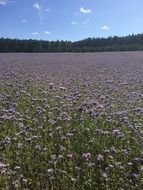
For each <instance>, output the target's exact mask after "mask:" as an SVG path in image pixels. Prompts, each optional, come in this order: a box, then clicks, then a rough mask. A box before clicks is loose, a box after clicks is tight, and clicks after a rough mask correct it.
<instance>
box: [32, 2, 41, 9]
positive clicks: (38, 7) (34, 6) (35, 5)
mask: <svg viewBox="0 0 143 190" xmlns="http://www.w3.org/2000/svg"><path fill="white" fill-rule="evenodd" d="M33 8H35V9H38V10H40V9H41V8H42V7H41V6H40V5H39V4H38V3H34V4H33Z"/></svg>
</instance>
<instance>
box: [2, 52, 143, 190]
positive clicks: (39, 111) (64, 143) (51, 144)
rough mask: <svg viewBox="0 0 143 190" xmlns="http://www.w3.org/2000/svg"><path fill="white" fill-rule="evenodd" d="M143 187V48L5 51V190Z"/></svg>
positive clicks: (122, 189)
mask: <svg viewBox="0 0 143 190" xmlns="http://www.w3.org/2000/svg"><path fill="white" fill-rule="evenodd" d="M141 189H143V52H114V53H111V52H110V53H49V54H48V53H43V54H40V53H37V54H36V53H35V54H34V53H33V54H28V53H19V54H16V53H11V54H10V53H9V54H0V190H141Z"/></svg>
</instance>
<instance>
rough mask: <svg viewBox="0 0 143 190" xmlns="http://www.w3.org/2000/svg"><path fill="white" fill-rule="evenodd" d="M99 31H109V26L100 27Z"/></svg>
mask: <svg viewBox="0 0 143 190" xmlns="http://www.w3.org/2000/svg"><path fill="white" fill-rule="evenodd" d="M101 29H102V30H110V29H111V28H110V27H109V26H107V25H104V26H102V27H101Z"/></svg>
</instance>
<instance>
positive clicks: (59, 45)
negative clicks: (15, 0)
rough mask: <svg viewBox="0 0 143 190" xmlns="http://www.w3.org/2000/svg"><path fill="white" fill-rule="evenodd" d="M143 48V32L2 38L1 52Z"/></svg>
mask: <svg viewBox="0 0 143 190" xmlns="http://www.w3.org/2000/svg"><path fill="white" fill-rule="evenodd" d="M138 50H143V34H138V35H129V36H126V37H117V36H114V37H108V38H87V39H84V40H81V41H75V42H70V41H63V40H62V41H59V40H57V41H44V40H31V39H29V40H19V39H9V38H0V52H102V51H138Z"/></svg>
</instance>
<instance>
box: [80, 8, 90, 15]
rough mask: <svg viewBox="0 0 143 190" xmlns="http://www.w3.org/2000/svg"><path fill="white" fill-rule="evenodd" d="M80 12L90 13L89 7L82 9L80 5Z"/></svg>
mask: <svg viewBox="0 0 143 190" xmlns="http://www.w3.org/2000/svg"><path fill="white" fill-rule="evenodd" d="M80 12H81V13H84V14H88V13H91V9H84V8H83V7H81V8H80Z"/></svg>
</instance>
